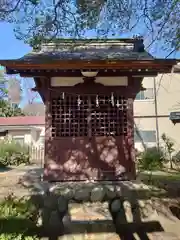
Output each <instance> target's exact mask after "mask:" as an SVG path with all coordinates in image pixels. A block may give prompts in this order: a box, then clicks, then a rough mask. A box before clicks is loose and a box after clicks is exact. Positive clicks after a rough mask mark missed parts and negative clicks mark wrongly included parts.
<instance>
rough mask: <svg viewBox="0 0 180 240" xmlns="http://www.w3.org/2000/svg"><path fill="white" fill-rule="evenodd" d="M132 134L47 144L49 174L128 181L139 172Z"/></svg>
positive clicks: (56, 177)
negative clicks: (131, 140) (131, 141)
mask: <svg viewBox="0 0 180 240" xmlns="http://www.w3.org/2000/svg"><path fill="white" fill-rule="evenodd" d="M132 147H133V146H132V143H131V144H129V140H128V137H126V138H123V137H121V136H117V137H111V136H107V137H106V136H105V137H93V138H91V139H89V138H88V137H84V138H66V139H58V140H51V141H50V142H49V143H47V150H46V156H45V158H46V160H47V161H46V160H45V162H46V164H45V177H47V178H46V179H47V180H49V181H63V180H87V179H94V180H97V179H98V180H121V179H122V180H125V179H128V178H129V179H132V178H133V177H134V176H133V175H135V166H134V161H132V155H131V151H132V150H133V148H132Z"/></svg>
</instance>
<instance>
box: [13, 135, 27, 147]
mask: <svg viewBox="0 0 180 240" xmlns="http://www.w3.org/2000/svg"><path fill="white" fill-rule="evenodd" d="M13 140H14V141H15V142H16V143H19V144H21V145H24V136H13Z"/></svg>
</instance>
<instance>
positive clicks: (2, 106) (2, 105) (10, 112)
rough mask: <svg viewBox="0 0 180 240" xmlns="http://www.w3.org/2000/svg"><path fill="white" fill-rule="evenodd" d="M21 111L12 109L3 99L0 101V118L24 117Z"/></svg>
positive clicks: (16, 107)
mask: <svg viewBox="0 0 180 240" xmlns="http://www.w3.org/2000/svg"><path fill="white" fill-rule="evenodd" d="M24 115H25V114H24V113H23V111H22V109H21V108H19V107H18V106H15V107H12V105H11V104H10V103H9V102H8V101H7V100H4V99H0V117H15V116H24Z"/></svg>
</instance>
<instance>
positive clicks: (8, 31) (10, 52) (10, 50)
mask: <svg viewBox="0 0 180 240" xmlns="http://www.w3.org/2000/svg"><path fill="white" fill-rule="evenodd" d="M0 32H1V33H3V34H1V37H0V59H16V58H20V57H22V56H23V55H24V54H26V53H28V52H30V51H31V48H30V47H29V46H28V45H27V44H24V43H23V41H20V40H17V39H16V38H15V36H14V32H13V26H12V25H10V24H7V23H0ZM158 49H159V48H158ZM155 50H156V49H152V54H155V56H156V57H161V58H163V57H165V56H167V55H168V52H164V51H163V50H158V51H155ZM171 57H172V58H180V51H179V52H178V53H176V54H173V55H172V56H171ZM22 81H23V82H24V84H23V86H24V88H25V87H26V86H28V87H29V86H31V87H32V86H33V80H32V79H25V80H24V79H23V80H22ZM26 95H27V92H25V93H24V96H23V100H22V105H24V104H25V103H26V102H27V96H26ZM36 100H37V101H41V99H40V98H37V99H36Z"/></svg>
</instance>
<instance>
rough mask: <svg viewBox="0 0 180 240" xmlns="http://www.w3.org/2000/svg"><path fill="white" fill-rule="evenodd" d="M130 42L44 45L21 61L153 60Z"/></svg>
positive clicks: (66, 42) (60, 42)
mask: <svg viewBox="0 0 180 240" xmlns="http://www.w3.org/2000/svg"><path fill="white" fill-rule="evenodd" d="M135 44H136V43H135V41H134V40H130V39H129V41H128V40H127V39H126V40H124V41H123V40H122V39H119V40H106V41H105V40H104V41H103V40H74V41H70V40H64V41H57V42H55V43H46V44H42V45H41V47H40V49H38V50H33V51H32V52H31V53H29V54H27V55H25V56H24V57H22V58H20V59H19V61H22V60H23V61H26V62H33V63H34V62H45V63H48V62H49V61H52V60H88V61H92V60H152V59H153V57H152V56H151V55H150V54H149V53H148V52H147V51H145V50H143V49H142V46H139V48H138V47H137V48H135Z"/></svg>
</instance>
